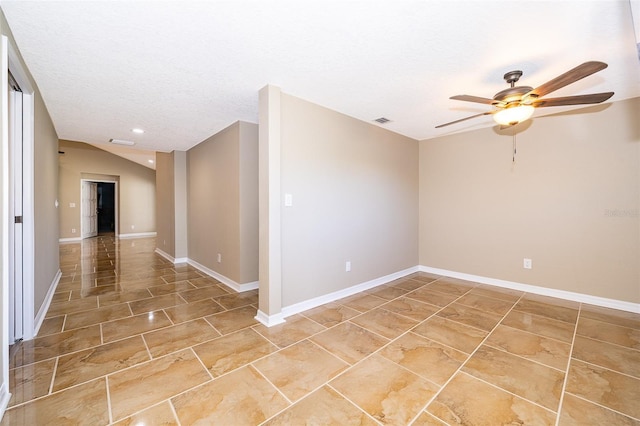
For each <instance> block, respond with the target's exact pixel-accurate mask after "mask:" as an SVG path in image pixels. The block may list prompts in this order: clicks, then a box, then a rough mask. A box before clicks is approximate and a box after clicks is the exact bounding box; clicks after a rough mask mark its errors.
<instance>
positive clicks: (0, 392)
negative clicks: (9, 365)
mask: <svg viewBox="0 0 640 426" xmlns="http://www.w3.org/2000/svg"><path fill="white" fill-rule="evenodd" d="M7 383H9V378H8V377H7V378H6V380H5V382H4V383H2V386H0V420H1V419H2V417H4V412H5V411H6V410H7V406H8V405H9V400H10V399H11V394H10V393H9V389H7Z"/></svg>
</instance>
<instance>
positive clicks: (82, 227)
mask: <svg viewBox="0 0 640 426" xmlns="http://www.w3.org/2000/svg"><path fill="white" fill-rule="evenodd" d="M87 185H90V187H93V188H94V189H95V196H96V198H95V202H96V203H95V204H96V205H95V206H94V207H93V215H92V214H89V215H88V216H93V218H94V219H93V222H95V223H94V225H95V226H94V227H95V235H87V234H88V232H87V229H85V228H86V227H85V217H86V216H87V215H86V214H87V209H86V208H85V206H86V205H87V203H86V201H87V200H86V198H85V195H87V194H86V193H85V190H84V188H85V186H87ZM89 192H91V193H92V192H93V191H89ZM90 207H91V206H90ZM97 236H98V183H97V182H94V181H92V180H89V179H80V238H81V239H83V240H84V239H86V238H91V237H97Z"/></svg>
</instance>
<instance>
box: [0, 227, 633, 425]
mask: <svg viewBox="0 0 640 426" xmlns="http://www.w3.org/2000/svg"><path fill="white" fill-rule="evenodd" d="M154 247H155V241H154V240H153V239H136V240H120V241H118V240H114V239H113V237H109V236H107V237H98V238H94V239H91V240H86V241H84V242H83V243H82V244H79V243H78V244H64V245H61V247H60V262H61V270H62V273H63V276H62V279H61V280H60V284H59V285H58V288H57V292H56V293H55V296H54V300H53V302H52V304H51V307H50V309H49V311H48V314H47V316H46V319H45V321H44V323H43V325H42V327H41V329H40V333H39V335H38V337H37V338H35V339H34V340H31V341H27V342H24V343H23V344H22V345H21V346H19V347H18V348H17V350H16V351H15V352H16V353H15V355H14V356H13V357H12V359H11V361H10V368H11V370H10V376H11V377H10V384H11V389H10V390H11V392H12V394H13V397H12V399H11V402H10V405H9V409H8V410H7V411H6V413H5V415H4V419H3V420H2V424H3V425H10V424H11V425H13V424H20V425H40V424H87V425H106V424H118V425H135V424H145V425H160V424H162V425H170V424H179V425H191V424H219V425H245V424H246V425H257V424H269V425H276V424H286V425H298V424H305V423H306V424H335V425H358V424H365V425H376V424H395V425H406V424H414V425H442V424H466V425H499V424H509V425H514V424H526V425H547V424H548V425H553V424H559V425H588V424H593V425H640V402H639V401H640V315H637V314H631V313H626V312H621V311H615V310H611V309H604V308H599V307H595V306H590V305H585V304H579V303H575V302H568V301H564V300H559V299H553V298H548V297H541V296H536V295H532V294H523V293H521V292H517V291H510V290H505V289H500V288H496V287H490V286H486V285H479V284H477V283H472V282H463V281H459V280H453V279H446V278H442V277H436V276H430V275H428V274H422V273H417V274H414V275H411V276H408V277H405V278H403V279H399V280H397V281H394V282H391V283H388V284H387V285H383V286H380V287H377V288H375V289H372V290H370V291H367V292H366V293H363V294H358V295H355V296H352V297H349V298H346V299H343V300H339V301H336V302H334V303H329V304H327V305H324V306H321V307H318V308H315V309H312V310H309V311H306V312H303V313H301V314H298V315H295V316H293V317H290V318H288V319H287V322H286V323H285V324H283V325H280V326H276V327H272V328H266V327H264V326H263V325H261V324H259V323H257V322H256V321H255V320H254V315H255V313H256V306H257V302H258V295H257V292H256V291H251V292H247V293H243V294H238V293H234V292H232V291H230V290H229V289H228V288H226V287H225V286H224V285H222V284H220V283H218V282H217V281H216V280H214V279H212V278H210V277H207V276H205V275H204V274H202V273H200V272H199V271H197V270H196V269H194V268H192V267H191V266H188V265H173V264H171V263H169V262H168V261H166V260H165V259H163V258H161V257H160V256H158V255H157V254H154Z"/></svg>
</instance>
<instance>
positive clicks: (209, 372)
mask: <svg viewBox="0 0 640 426" xmlns="http://www.w3.org/2000/svg"><path fill="white" fill-rule="evenodd" d="M194 346H195V345H194ZM189 350H190V351H191V353H193V356H195V357H196V359H197V360H198V362H199V363H200V365H201V366H202V368H204V371H206V372H207V374H208V375H209V377H210V378H211V380H210V381H214V380H215V379H216V378H215V377H213V374H211V371H209V369H208V368H207V366H206V365H204V362H202V360H201V359H200V357H199V356H198V354H197V352H196V351H195V350H194V349H193V346H190V347H189ZM205 383H209V382H205ZM203 384H204V383H203Z"/></svg>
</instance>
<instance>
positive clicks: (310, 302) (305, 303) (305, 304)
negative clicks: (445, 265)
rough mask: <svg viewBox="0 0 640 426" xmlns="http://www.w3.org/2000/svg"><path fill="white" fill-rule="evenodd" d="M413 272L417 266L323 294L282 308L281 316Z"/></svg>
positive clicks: (288, 315)
mask: <svg viewBox="0 0 640 426" xmlns="http://www.w3.org/2000/svg"><path fill="white" fill-rule="evenodd" d="M414 272H418V267H417V266H412V267H411V268H407V269H404V270H402V271H398V272H394V273H392V274H389V275H385V276H383V277H379V278H375V279H373V280H370V281H366V282H363V283H360V284H357V285H354V286H352V287H348V288H345V289H342V290H338V291H334V292H333V293H329V294H324V295H322V296H318V297H314V298H313V299H308V300H304V301H302V302H299V303H295V304H293V305H289V306H285V307H283V308H282V315H283V317H284V318H286V317H290V316H291V315H294V314H297V313H300V312H304V311H306V310H309V309H313V308H317V307H318V306H321V305H324V304H326V303H330V302H334V301H336V300H338V299H343V298H345V297H349V296H353V295H354V294H356V293H360V292H363V291H365V290H369V289H371V288H374V287H378V286H379V285H382V284H385V283H388V282H391V281H393V280H397V279H398V278H402V277H404V276H407V275H409V274H413V273H414Z"/></svg>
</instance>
